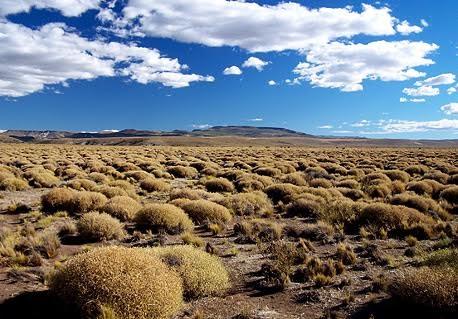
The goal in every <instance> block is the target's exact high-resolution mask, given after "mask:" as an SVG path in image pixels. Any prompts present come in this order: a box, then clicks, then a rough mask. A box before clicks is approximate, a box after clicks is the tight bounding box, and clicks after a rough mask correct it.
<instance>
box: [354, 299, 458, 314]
mask: <svg viewBox="0 0 458 319" xmlns="http://www.w3.org/2000/svg"><path fill="white" fill-rule="evenodd" d="M350 318H351V319H368V318H373V319H390V318H393V319H394V318H415V319H456V318H458V317H457V312H456V311H453V312H449V313H438V312H435V311H432V310H429V309H425V308H423V307H419V306H418V305H411V304H407V303H405V302H401V301H398V300H394V299H384V300H381V301H375V302H372V303H369V304H367V305H366V306H365V307H363V308H361V309H359V310H358V311H357V312H356V313H354V314H353V315H352V316H351V317H350Z"/></svg>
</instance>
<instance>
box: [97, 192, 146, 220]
mask: <svg viewBox="0 0 458 319" xmlns="http://www.w3.org/2000/svg"><path fill="white" fill-rule="evenodd" d="M141 207H142V206H141V205H140V204H139V203H138V202H137V201H136V200H134V199H132V198H130V197H128V196H115V197H113V198H111V199H109V200H108V202H107V203H106V204H105V205H104V206H103V207H102V211H103V212H105V213H107V214H109V215H111V216H113V217H116V218H117V219H119V220H121V221H130V220H132V219H133V218H134V217H135V215H136V214H137V212H138V211H139V210H140V209H141Z"/></svg>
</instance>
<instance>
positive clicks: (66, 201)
mask: <svg viewBox="0 0 458 319" xmlns="http://www.w3.org/2000/svg"><path fill="white" fill-rule="evenodd" d="M74 195H75V192H74V191H72V190H70V189H68V188H54V189H52V190H51V191H49V192H48V193H47V194H44V195H43V196H41V206H42V209H43V211H44V212H47V213H55V212H58V211H69V210H70V209H71V208H72V200H73V196H74Z"/></svg>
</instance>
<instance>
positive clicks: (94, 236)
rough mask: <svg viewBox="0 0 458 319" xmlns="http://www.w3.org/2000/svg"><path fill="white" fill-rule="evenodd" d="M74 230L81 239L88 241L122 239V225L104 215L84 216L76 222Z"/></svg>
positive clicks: (92, 214)
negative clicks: (75, 229)
mask: <svg viewBox="0 0 458 319" xmlns="http://www.w3.org/2000/svg"><path fill="white" fill-rule="evenodd" d="M76 228H77V230H78V232H79V235H80V237H81V238H83V239H85V240H88V241H102V240H112V239H118V240H120V239H123V238H124V237H125V235H126V234H125V232H124V227H123V224H122V223H121V222H120V221H119V220H118V219H116V218H113V217H111V216H110V215H108V214H106V213H102V214H99V213H98V212H90V213H87V214H84V215H83V216H82V217H81V218H80V219H79V220H78V222H77V224H76Z"/></svg>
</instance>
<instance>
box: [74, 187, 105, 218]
mask: <svg viewBox="0 0 458 319" xmlns="http://www.w3.org/2000/svg"><path fill="white" fill-rule="evenodd" d="M107 201H108V199H107V198H106V197H105V195H103V194H100V193H96V192H86V191H82V192H76V193H74V195H73V198H72V200H71V211H69V213H76V214H83V213H87V212H90V211H93V210H100V209H101V208H102V207H103V205H105V204H106V202H107Z"/></svg>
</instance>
